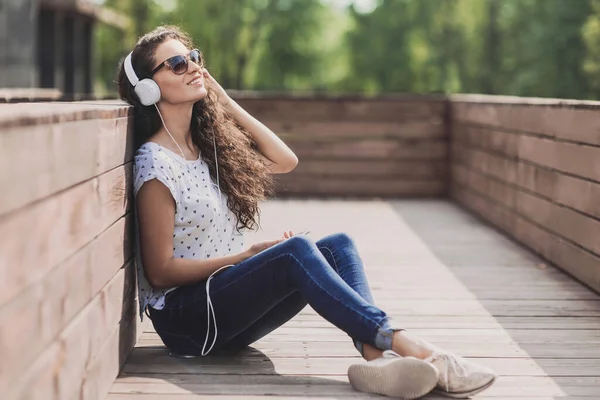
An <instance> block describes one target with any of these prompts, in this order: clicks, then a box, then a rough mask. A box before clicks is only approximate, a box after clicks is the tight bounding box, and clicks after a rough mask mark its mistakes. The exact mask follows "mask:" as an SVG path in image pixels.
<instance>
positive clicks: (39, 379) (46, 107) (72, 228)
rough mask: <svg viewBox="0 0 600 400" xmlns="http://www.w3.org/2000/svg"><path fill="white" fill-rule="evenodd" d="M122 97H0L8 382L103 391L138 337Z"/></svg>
mask: <svg viewBox="0 0 600 400" xmlns="http://www.w3.org/2000/svg"><path fill="white" fill-rule="evenodd" d="M129 113H130V111H129V109H128V108H127V107H125V106H123V105H118V106H114V105H92V104H88V105H86V104H76V103H72V104H64V103H63V104H60V103H52V104H43V103H40V104H8V105H3V106H0V181H1V182H2V195H1V196H0V276H2V279H0V354H1V355H2V356H1V357H0V393H2V396H0V397H2V398H3V399H17V398H18V399H21V398H31V399H34V398H35V399H70V398H80V399H81V398H85V399H88V398H90V399H91V398H94V399H95V398H102V396H103V393H107V391H108V389H109V388H110V385H111V384H112V381H113V380H114V378H115V376H116V374H117V373H118V370H119V367H120V365H121V364H122V362H123V361H124V359H125V356H126V355H127V354H128V353H129V351H130V349H131V348H132V346H133V345H134V343H135V341H136V338H137V336H138V334H141V331H142V330H141V329H139V328H138V327H137V325H138V324H139V319H138V318H137V305H136V303H137V301H136V297H137V296H136V294H137V293H136V289H135V287H136V286H135V269H134V265H133V262H132V261H133V260H132V256H133V252H132V250H133V247H132V245H131V243H132V242H131V229H130V222H131V218H130V217H129V216H130V215H131V212H130V209H131V207H130V203H129V196H128V192H130V191H129V190H128V188H129V187H130V185H129V179H130V170H131V165H132V163H131V159H132V154H133V153H132V150H133V149H132V148H131V147H130V146H129V144H130V143H131V140H129V138H130V135H129V133H130V132H129V131H130V129H129Z"/></svg>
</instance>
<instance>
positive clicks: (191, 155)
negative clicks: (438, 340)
mask: <svg viewBox="0 0 600 400" xmlns="http://www.w3.org/2000/svg"><path fill="white" fill-rule="evenodd" d="M139 78H143V79H142V80H141V81H139ZM118 85H119V94H120V96H121V98H122V99H123V100H125V101H127V102H128V103H130V104H132V105H133V107H134V130H135V139H136V148H137V152H136V156H135V167H134V193H135V199H136V204H135V214H136V221H137V228H138V240H137V246H138V249H137V250H138V251H137V254H138V256H139V259H138V268H139V270H138V272H139V290H140V293H139V297H140V305H141V309H142V310H143V312H147V313H149V317H150V318H151V320H152V323H153V325H154V327H155V329H156V332H157V333H158V334H159V335H160V337H161V339H162V340H163V342H164V344H165V345H166V346H167V347H168V348H169V349H170V350H171V352H172V354H174V355H180V356H198V355H200V356H203V355H206V354H208V353H209V352H210V351H213V352H219V353H223V352H227V353H231V352H237V351H239V350H241V349H243V348H244V347H246V346H248V345H250V344H251V343H253V342H255V341H256V340H258V339H260V338H261V337H263V336H264V335H266V334H268V333H269V332H271V331H273V330H274V329H276V328H277V327H279V326H281V325H282V324H284V323H285V322H286V321H288V320H290V319H291V318H292V317H294V316H295V315H296V314H297V313H298V312H299V311H300V310H302V309H303V308H304V307H305V306H306V305H307V304H310V305H311V306H312V308H313V309H315V310H316V312H318V313H319V314H320V315H322V316H323V317H324V318H325V319H327V320H328V321H330V322H331V323H333V324H334V325H335V326H337V327H339V328H340V329H342V330H344V331H345V332H346V333H347V334H348V335H349V336H350V337H351V338H352V339H353V341H354V344H355V346H356V348H357V350H358V351H359V352H360V354H361V355H362V356H363V357H364V358H365V359H366V360H367V362H365V363H361V364H356V365H353V366H351V367H350V369H349V371H348V375H349V380H350V383H351V384H352V386H353V387H354V388H355V389H356V390H360V391H364V392H370V393H378V394H384V395H389V396H395V397H403V398H417V397H420V396H423V395H425V394H426V393H428V392H429V391H431V390H432V389H434V388H435V390H436V391H440V392H442V393H444V394H446V395H448V396H451V397H459V398H463V397H468V396H470V395H473V394H475V393H478V392H480V391H482V390H484V389H485V388H487V387H489V386H490V385H491V384H492V383H493V381H494V379H495V377H496V376H495V374H494V373H493V372H492V371H491V370H489V369H488V368H485V367H483V366H479V365H477V364H474V363H471V362H469V361H467V360H465V359H463V358H460V357H458V356H456V355H453V354H450V353H447V352H444V351H442V350H440V349H438V348H435V347H434V346H432V345H431V344H429V343H427V342H425V341H423V340H420V339H418V338H416V337H415V336H413V335H411V334H409V333H407V332H406V331H405V330H403V329H402V327H401V325H399V324H398V323H397V322H395V321H393V320H392V319H391V318H390V317H389V316H388V315H387V314H386V313H385V312H384V311H383V310H381V309H379V308H377V307H376V306H375V305H374V301H373V297H372V296H371V292H370V290H369V286H368V283H367V281H366V278H365V274H364V272H363V266H362V262H361V259H360V257H359V255H358V253H357V250H356V247H355V245H354V243H353V242H352V239H351V238H349V237H348V236H347V235H345V234H336V235H331V236H328V237H325V238H322V239H320V240H318V241H316V242H314V241H312V240H310V239H309V238H308V237H307V236H306V235H294V234H293V232H284V234H283V237H282V238H279V239H274V240H271V241H266V242H261V243H256V244H253V245H252V246H250V247H248V248H246V249H244V246H243V232H244V231H245V230H248V229H254V228H256V227H257V225H258V222H257V219H258V214H259V202H260V201H261V200H264V199H265V198H266V197H267V196H268V195H269V194H271V193H272V188H271V186H272V180H271V178H270V174H276V173H287V172H290V171H291V170H293V169H294V167H295V166H296V164H297V163H298V159H297V158H296V156H295V154H294V153H293V152H292V151H291V150H290V149H289V148H288V147H287V146H286V145H285V144H284V143H283V142H282V141H281V140H280V139H279V138H278V137H277V136H276V135H275V134H274V133H273V132H271V131H270V130H269V129H268V128H267V127H265V126H264V125H263V124H261V123H260V122H259V121H257V120H256V119H255V118H253V117H252V116H251V115H249V114H248V113H247V112H246V111H245V110H244V109H242V108H241V107H240V106H239V105H238V104H236V102H235V101H233V100H232V99H231V98H230V97H229V96H228V95H227V93H226V92H225V90H223V88H222V87H221V86H220V85H219V84H218V83H217V82H216V81H215V79H214V78H213V77H212V76H211V75H210V74H209V73H208V71H207V70H206V68H205V67H204V61H203V60H202V57H201V54H200V52H199V51H197V50H194V47H193V45H192V43H191V40H190V38H189V37H188V36H187V35H186V34H185V33H183V32H181V31H180V30H179V29H177V28H175V27H159V28H157V29H155V30H154V31H152V32H150V33H148V34H146V35H145V36H144V37H142V38H141V39H140V40H139V41H138V43H137V44H136V46H135V48H134V49H133V51H132V53H131V54H130V55H129V56H128V57H127V58H126V59H125V61H124V63H123V65H122V66H121V67H120V71H119V77H118ZM217 272H218V274H217ZM147 315H148V314H147ZM217 321H218V322H217ZM211 338H212V340H211ZM209 341H210V342H211V343H210V346H208V345H209Z"/></svg>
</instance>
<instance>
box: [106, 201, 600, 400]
mask: <svg viewBox="0 0 600 400" xmlns="http://www.w3.org/2000/svg"><path fill="white" fill-rule="evenodd" d="M348 215H352V218H348ZM317 216H318V218H317ZM307 222H308V224H307ZM375 225H377V226H378V227H379V228H378V229H376V230H375V229H373V226H375ZM262 226H263V229H262V230H260V231H258V232H255V233H252V234H251V235H248V237H247V239H246V240H247V242H248V243H251V242H258V241H261V240H268V239H272V238H273V237H279V236H280V235H281V233H280V231H282V230H283V229H291V230H294V231H303V230H307V229H310V230H311V231H312V233H311V237H313V238H314V239H315V240H317V239H318V238H320V237H323V236H325V235H327V234H330V233H334V232H347V233H349V234H350V235H351V236H352V237H353V239H354V240H355V242H356V244H357V246H358V248H359V251H360V254H361V258H362V259H363V262H364V264H365V272H366V274H367V277H368V279H369V283H370V287H371V290H372V292H373V296H374V298H375V301H376V304H377V305H378V306H380V307H381V308H382V309H384V310H385V311H386V312H387V313H388V314H389V315H391V316H392V317H394V318H395V319H396V320H398V321H401V322H402V324H403V325H404V326H405V327H406V328H407V329H410V330H411V332H413V333H415V334H417V335H418V336H419V337H422V338H424V339H426V340H429V341H431V342H434V343H435V344H436V345H438V346H439V347H441V348H444V349H447V350H449V351H453V352H456V353H457V354H460V355H463V356H465V357H468V358H472V359H474V360H476V361H477V362H480V363H482V364H485V365H488V366H490V367H491V368H493V369H494V370H495V371H496V372H497V373H498V374H499V375H500V378H499V379H498V381H497V383H496V384H494V385H493V386H492V387H491V388H490V389H489V390H487V391H485V392H484V393H482V394H480V395H478V396H477V398H490V399H500V398H503V399H504V398H507V399H511V400H549V399H572V400H583V399H586V400H588V399H597V398H600V318H598V317H600V296H599V295H598V294H597V293H595V292H593V291H591V290H589V289H588V288H586V287H584V286H582V285H581V284H579V283H577V282H576V281H574V280H573V279H572V278H570V277H569V276H567V275H566V274H564V273H563V272H562V271H559V270H557V269H555V268H553V267H551V266H547V265H545V264H544V263H543V262H542V261H541V260H539V259H537V258H536V257H535V256H534V255H532V254H531V253H529V252H527V251H526V250H524V249H523V248H521V247H519V246H518V245H515V244H514V243H513V242H511V241H510V240H508V239H506V238H505V237H504V236H502V235H501V234H499V233H498V232H496V231H494V230H492V229H490V228H488V227H486V226H483V225H482V224H480V223H479V222H477V221H476V220H474V219H473V217H472V216H470V215H468V214H466V213H464V212H463V211H461V210H460V209H458V208H457V207H456V206H454V205H452V204H450V203H447V202H444V201H435V200H429V201H416V200H415V201H400V202H386V201H350V200H348V201H318V200H277V201H269V202H267V203H266V204H265V205H264V207H263V214H262ZM357 362H363V361H362V359H361V358H360V357H359V356H358V353H357V352H356V350H355V349H354V346H353V345H352V343H351V341H350V338H349V337H348V336H347V335H346V334H345V333H344V332H342V331H341V330H339V329H337V328H336V327H334V326H333V325H332V324H331V323H329V322H327V321H326V320H324V319H323V318H322V317H321V316H319V315H318V314H317V313H315V311H314V310H313V309H312V308H311V307H310V306H307V307H306V308H305V309H304V310H302V312H300V313H299V314H298V315H297V316H296V317H294V318H293V319H292V320H291V321H290V322H288V323H287V324H285V325H284V326H283V327H281V328H279V329H277V330H276V331H274V332H272V333H271V334H269V335H267V336H265V337H264V338H262V339H261V340H259V341H258V342H256V343H254V344H253V345H252V347H251V348H248V349H246V350H244V351H242V352H241V353H239V354H238V355H236V356H228V357H224V356H222V357H218V356H210V357H204V358H197V359H193V360H182V359H177V358H172V357H169V355H168V351H167V349H166V348H165V347H164V345H163V344H162V342H161V340H160V337H159V336H158V335H157V334H156V333H155V332H154V331H153V329H152V327H151V326H150V325H149V327H148V328H147V329H146V332H144V333H143V335H142V337H141V339H140V340H139V342H138V344H137V347H136V349H135V350H134V352H133V353H132V355H131V356H130V358H129V359H128V362H127V364H126V365H125V367H124V369H123V371H122V373H121V375H120V376H119V378H117V380H116V382H115V384H114V386H113V388H112V389H111V394H110V396H109V400H129V399H150V400H163V399H180V400H191V399H199V398H202V399H207V398H208V399H211V398H215V399H219V398H227V399H239V400H245V399H254V398H263V397H264V396H269V397H270V398H273V399H285V398H294V399H298V398H307V399H308V398H310V399H333V398H344V397H348V398H365V399H367V398H382V397H380V396H369V395H365V394H362V393H359V392H356V391H354V390H352V388H351V387H350V385H348V383H347V377H346V371H347V369H348V367H349V366H350V365H351V364H353V363H357ZM425 398H426V399H431V400H433V399H435V400H437V399H441V398H442V397H436V396H433V395H429V396H427V397H425Z"/></svg>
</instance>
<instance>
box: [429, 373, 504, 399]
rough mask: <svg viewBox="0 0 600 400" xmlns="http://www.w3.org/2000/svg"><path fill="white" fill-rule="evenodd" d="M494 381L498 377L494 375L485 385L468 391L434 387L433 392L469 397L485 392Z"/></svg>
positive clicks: (462, 397)
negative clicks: (450, 390) (453, 391)
mask: <svg viewBox="0 0 600 400" xmlns="http://www.w3.org/2000/svg"><path fill="white" fill-rule="evenodd" d="M494 382H496V377H493V378H492V380H491V381H489V382H488V383H486V384H485V385H483V386H481V387H478V388H477V389H473V390H470V391H468V392H455V393H449V392H446V391H444V390H441V389H434V390H433V391H432V393H434V394H439V395H441V396H446V397H451V398H453V399H467V398H469V397H471V396H475V395H476V394H478V393H481V392H483V391H484V390H486V389H487V388H489V387H490V386H492V385H493V384H494Z"/></svg>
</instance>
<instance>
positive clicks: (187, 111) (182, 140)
mask: <svg viewBox="0 0 600 400" xmlns="http://www.w3.org/2000/svg"><path fill="white" fill-rule="evenodd" d="M157 106H158V109H159V110H160V114H161V115H162V118H163V120H164V125H166V129H165V126H164V125H163V126H162V128H161V129H159V130H158V132H157V133H158V135H161V136H163V135H164V136H166V139H167V140H168V141H169V142H171V143H172V142H173V141H172V140H171V138H170V137H169V134H168V133H171V136H173V139H175V141H176V142H177V144H178V145H179V146H180V147H181V148H182V150H183V151H184V152H186V148H187V150H189V151H190V152H191V153H192V154H193V153H195V150H194V146H193V142H192V134H191V129H190V127H191V122H192V108H193V105H189V104H177V105H173V104H168V103H163V102H160V103H158V104H157ZM167 129H168V132H167ZM172 144H173V145H175V144H174V143H172Z"/></svg>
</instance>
